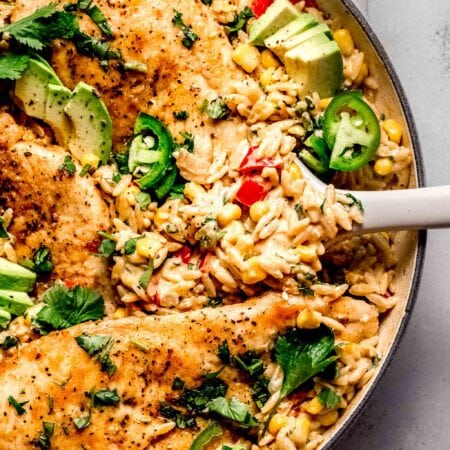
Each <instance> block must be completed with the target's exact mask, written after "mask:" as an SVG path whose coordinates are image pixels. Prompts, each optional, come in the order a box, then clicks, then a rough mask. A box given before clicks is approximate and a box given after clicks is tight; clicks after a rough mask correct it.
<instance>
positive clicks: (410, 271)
mask: <svg viewBox="0 0 450 450" xmlns="http://www.w3.org/2000/svg"><path fill="white" fill-rule="evenodd" d="M318 3H319V5H320V6H321V9H323V10H324V11H326V12H329V13H331V14H332V16H333V18H337V20H338V21H339V22H341V24H342V26H345V27H346V28H350V31H351V33H352V35H353V37H354V39H355V43H356V47H357V48H362V49H363V51H364V52H365V54H366V55H367V56H369V61H370V64H369V66H370V67H371V68H372V66H373V65H375V66H376V68H377V69H378V72H379V73H380V76H379V78H380V79H383V78H384V85H383V83H382V82H380V81H379V80H378V81H379V84H380V94H383V92H384V91H385V90H386V87H387V91H389V92H388V94H387V97H390V98H385V99H384V104H385V105H386V109H387V110H389V112H390V113H392V114H393V116H394V117H396V118H400V120H401V121H402V122H403V125H404V131H405V134H406V136H405V140H406V145H409V146H410V147H411V148H412V149H413V150H414V158H415V168H414V170H413V172H415V173H413V174H412V178H413V181H412V186H418V187H423V186H424V185H425V174H424V168H423V158H422V154H421V151H420V144H419V139H418V135H417V130H416V125H415V123H414V119H413V116H412V113H411V109H410V106H409V103H408V100H407V99H406V96H405V93H404V91H403V88H402V86H401V83H400V80H399V78H398V76H397V74H396V72H395V69H394V67H393V65H392V63H391V61H390V60H389V57H388V56H387V54H386V51H385V50H384V48H383V46H382V44H381V43H380V41H379V40H378V38H377V36H376V34H375V32H374V31H373V30H372V28H371V27H370V25H369V24H368V22H367V20H366V19H365V17H364V16H363V15H362V14H361V12H360V11H359V9H358V8H357V7H356V6H355V4H354V3H353V2H352V0H318ZM364 47H365V48H364ZM376 103H377V102H376ZM381 103H383V101H382V102H381ZM390 103H392V104H393V105H394V106H393V107H392V108H390V106H388V105H389V104H390ZM399 116H400V117H399ZM426 236H427V235H426V231H421V232H419V233H412V234H411V233H410V234H409V235H408V237H407V236H406V235H405V238H406V239H405V240H409V241H411V239H412V242H413V244H411V248H409V250H407V251H405V252H402V253H401V254H402V256H401V257H400V261H401V262H400V266H402V269H401V270H402V271H404V272H405V274H404V275H403V278H404V279H403V283H402V285H403V292H402V297H403V299H404V302H403V303H401V304H399V305H397V306H396V307H395V308H394V309H397V311H395V312H393V313H390V315H391V317H389V315H388V317H387V318H386V319H385V320H387V321H388V322H389V321H391V322H392V323H390V324H387V325H386V326H385V327H387V329H385V330H384V331H383V332H380V335H381V334H382V333H384V334H385V335H386V339H384V340H385V341H386V342H385V351H384V352H383V358H382V360H381V361H380V364H379V366H378V370H377V372H376V374H375V375H374V377H373V378H372V379H371V380H370V381H369V383H368V384H367V385H366V386H365V387H364V388H363V389H362V391H361V392H360V393H359V394H358V395H357V396H356V398H355V399H354V400H353V405H352V404H351V405H350V407H349V408H348V410H347V412H346V413H345V414H344V415H343V417H342V418H341V420H340V422H339V423H338V424H337V425H336V426H335V427H333V429H331V430H330V431H329V432H327V433H326V434H325V440H324V444H323V445H322V447H321V449H322V450H325V449H331V448H333V447H334V446H335V445H336V444H337V443H338V442H339V441H340V440H341V439H342V438H343V436H344V435H345V434H346V433H347V432H348V431H349V429H350V428H351V426H352V425H353V424H354V423H355V421H356V419H357V418H358V417H359V415H360V414H361V413H362V411H363V410H364V408H365V407H366V405H367V403H368V401H369V399H370V397H371V396H372V395H373V393H374V391H375V389H376V387H377V386H378V385H379V383H380V381H381V377H382V376H383V374H384V373H385V371H386V369H387V367H388V366H389V364H390V362H391V360H392V358H393V356H394V354H395V352H396V350H397V349H398V347H399V344H400V340H401V338H402V336H403V334H404V332H405V328H406V325H407V323H408V321H409V318H410V315H411V312H412V309H413V307H414V303H415V301H416V298H417V294H418V291H419V284H420V280H421V275H422V267H423V262H424V256H425V246H426ZM397 276H399V275H397ZM383 326H384V325H383Z"/></svg>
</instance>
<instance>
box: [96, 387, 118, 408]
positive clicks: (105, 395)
mask: <svg viewBox="0 0 450 450" xmlns="http://www.w3.org/2000/svg"><path fill="white" fill-rule="evenodd" d="M88 397H90V398H91V400H92V405H93V406H94V407H95V408H98V407H101V406H115V405H117V404H118V403H119V402H120V397H119V394H117V390H116V389H114V390H110V389H101V390H99V391H96V392H95V391H91V392H90V393H89V394H88Z"/></svg>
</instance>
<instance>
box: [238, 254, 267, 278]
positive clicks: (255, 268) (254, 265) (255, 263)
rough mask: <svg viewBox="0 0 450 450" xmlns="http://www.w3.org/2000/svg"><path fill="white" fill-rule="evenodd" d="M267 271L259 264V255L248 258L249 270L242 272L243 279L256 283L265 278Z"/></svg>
mask: <svg viewBox="0 0 450 450" xmlns="http://www.w3.org/2000/svg"><path fill="white" fill-rule="evenodd" d="M266 277H267V272H266V271H265V270H264V269H263V268H262V267H261V266H260V265H259V259H258V257H257V256H253V257H252V258H250V259H248V260H247V270H244V271H243V272H242V281H243V282H244V283H245V284H256V283H259V282H260V281H263V280H265V279H266Z"/></svg>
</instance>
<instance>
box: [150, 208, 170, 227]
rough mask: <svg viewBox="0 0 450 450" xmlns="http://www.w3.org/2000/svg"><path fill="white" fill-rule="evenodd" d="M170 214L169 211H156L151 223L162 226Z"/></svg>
mask: <svg viewBox="0 0 450 450" xmlns="http://www.w3.org/2000/svg"><path fill="white" fill-rule="evenodd" d="M169 218H170V215H169V213H166V212H165V211H160V210H158V211H156V214H155V216H154V217H153V223H154V224H155V225H156V226H157V227H158V228H161V227H162V226H164V225H165V224H166V223H167V221H168V220H169Z"/></svg>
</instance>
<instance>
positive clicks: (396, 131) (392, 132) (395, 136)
mask: <svg viewBox="0 0 450 450" xmlns="http://www.w3.org/2000/svg"><path fill="white" fill-rule="evenodd" d="M381 126H382V127H383V130H384V131H386V133H387V135H388V137H389V139H390V140H391V141H392V142H395V143H396V144H397V145H400V142H401V141H402V135H403V131H402V127H401V126H400V124H399V123H398V122H397V121H396V120H394V119H388V120H385V121H384V122H382V124H381Z"/></svg>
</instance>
